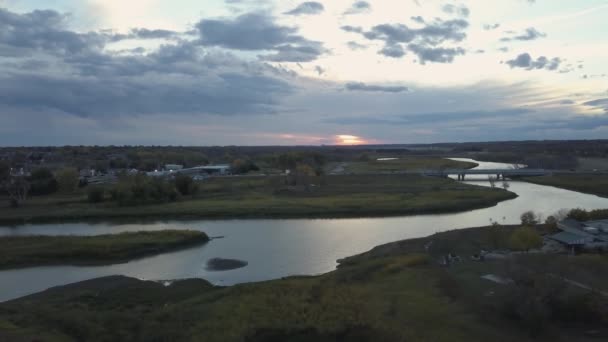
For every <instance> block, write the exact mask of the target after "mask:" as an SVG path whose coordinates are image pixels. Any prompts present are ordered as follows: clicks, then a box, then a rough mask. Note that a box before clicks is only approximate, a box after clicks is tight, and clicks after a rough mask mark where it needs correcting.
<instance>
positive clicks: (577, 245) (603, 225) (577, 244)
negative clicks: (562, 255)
mask: <svg viewBox="0 0 608 342" xmlns="http://www.w3.org/2000/svg"><path fill="white" fill-rule="evenodd" d="M557 228H559V229H560V230H561V232H559V233H557V234H553V235H551V236H549V238H550V239H551V240H554V241H557V242H559V243H561V244H564V245H565V246H567V247H568V248H570V249H571V250H572V251H574V250H580V249H608V220H598V221H586V222H579V221H577V220H573V219H566V220H563V221H560V222H558V223H557Z"/></svg>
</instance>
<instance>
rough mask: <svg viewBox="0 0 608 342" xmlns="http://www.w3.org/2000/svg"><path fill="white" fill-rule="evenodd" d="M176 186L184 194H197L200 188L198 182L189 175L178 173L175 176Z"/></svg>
mask: <svg viewBox="0 0 608 342" xmlns="http://www.w3.org/2000/svg"><path fill="white" fill-rule="evenodd" d="M175 188H176V189H177V191H179V193H180V194H182V195H184V196H187V195H195V194H196V193H197V192H198V190H199V188H198V184H197V183H196V182H195V181H194V180H193V179H192V177H190V176H187V175H177V176H176V177H175Z"/></svg>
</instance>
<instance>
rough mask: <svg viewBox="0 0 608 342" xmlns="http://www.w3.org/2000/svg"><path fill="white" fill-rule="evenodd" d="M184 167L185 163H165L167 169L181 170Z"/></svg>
mask: <svg viewBox="0 0 608 342" xmlns="http://www.w3.org/2000/svg"><path fill="white" fill-rule="evenodd" d="M183 169H184V165H179V164H167V165H165V171H179V170H183Z"/></svg>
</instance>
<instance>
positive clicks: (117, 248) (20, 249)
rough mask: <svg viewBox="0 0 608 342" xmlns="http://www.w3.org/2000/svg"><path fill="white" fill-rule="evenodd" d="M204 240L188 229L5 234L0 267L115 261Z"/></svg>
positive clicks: (204, 236)
mask: <svg viewBox="0 0 608 342" xmlns="http://www.w3.org/2000/svg"><path fill="white" fill-rule="evenodd" d="M208 241H209V237H208V236H207V234H205V233H203V232H199V231H189V230H163V231H154V232H135V233H120V234H112V235H97V236H6V237H0V250H1V251H2V253H1V254H0V269H9V268H19V267H29V266H43V265H108V264H117V263H122V262H127V261H129V260H133V259H137V258H141V257H145V256H150V255H155V254H161V253H164V252H170V251H174V250H178V249H181V248H187V247H191V246H196V245H199V244H203V243H206V242H208Z"/></svg>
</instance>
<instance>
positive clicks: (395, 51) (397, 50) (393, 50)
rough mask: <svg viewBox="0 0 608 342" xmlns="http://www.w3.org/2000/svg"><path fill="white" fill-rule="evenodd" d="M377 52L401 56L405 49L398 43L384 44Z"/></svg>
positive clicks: (396, 56)
mask: <svg viewBox="0 0 608 342" xmlns="http://www.w3.org/2000/svg"><path fill="white" fill-rule="evenodd" d="M378 53H379V54H381V55H384V56H386V57H392V58H401V57H403V56H405V50H404V49H403V47H402V46H401V45H400V44H391V45H389V44H387V45H384V47H383V48H382V49H381V50H380V51H378Z"/></svg>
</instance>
